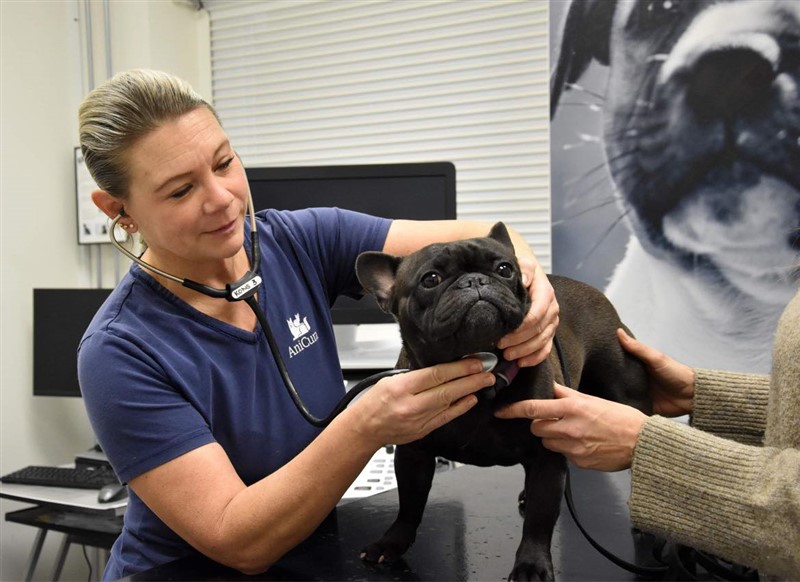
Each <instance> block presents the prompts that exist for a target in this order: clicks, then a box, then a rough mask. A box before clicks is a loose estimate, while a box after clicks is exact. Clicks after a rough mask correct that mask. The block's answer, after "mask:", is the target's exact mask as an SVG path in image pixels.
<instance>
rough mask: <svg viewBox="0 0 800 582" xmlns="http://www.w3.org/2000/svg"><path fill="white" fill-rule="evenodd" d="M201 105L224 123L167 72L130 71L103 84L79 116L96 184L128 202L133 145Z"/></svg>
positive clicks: (84, 149)
mask: <svg viewBox="0 0 800 582" xmlns="http://www.w3.org/2000/svg"><path fill="white" fill-rule="evenodd" d="M199 107H205V108H206V109H208V110H209V111H211V113H213V114H214V117H216V118H217V121H219V117H218V116H217V113H216V111H214V108H213V107H212V106H211V105H209V104H208V103H207V102H206V101H205V100H204V99H203V98H202V97H200V95H199V94H198V93H197V92H196V91H195V90H194V89H192V87H191V85H189V84H188V83H187V82H186V81H183V80H182V79H179V78H178V77H175V76H174V75H170V74H169V73H164V72H162V71H152V70H145V69H135V70H131V71H126V72H123V73H119V74H117V75H115V76H114V77H112V78H111V79H109V80H108V81H106V82H104V83H103V84H102V85H100V86H98V87H97V88H96V89H94V90H93V91H92V92H91V93H89V95H87V97H86V99H84V101H83V103H82V104H81V106H80V109H79V113H78V125H79V132H80V144H81V151H82V152H83V159H84V161H85V162H86V167H87V168H88V169H89V172H90V173H91V174H92V177H93V178H94V181H95V182H97V185H98V186H99V187H100V188H101V189H103V190H105V191H107V192H108V193H109V194H111V195H113V196H115V197H117V198H123V199H124V198H126V197H127V194H128V188H129V186H130V178H129V176H128V173H127V171H126V167H125V159H124V158H125V154H126V153H127V152H128V151H129V150H130V148H131V146H132V145H133V144H134V143H135V142H136V141H137V140H138V139H139V138H141V137H142V136H144V135H146V134H148V133H149V132H151V131H153V130H154V129H157V128H158V127H160V126H161V125H162V124H164V123H165V122H168V121H172V120H174V119H177V118H178V117H181V116H182V115H184V114H186V113H189V112H191V111H193V110H195V109H197V108H199Z"/></svg>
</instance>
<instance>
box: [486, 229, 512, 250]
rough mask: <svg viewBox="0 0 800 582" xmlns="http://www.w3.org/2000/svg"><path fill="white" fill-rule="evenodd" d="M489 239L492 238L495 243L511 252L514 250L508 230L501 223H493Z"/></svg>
mask: <svg viewBox="0 0 800 582" xmlns="http://www.w3.org/2000/svg"><path fill="white" fill-rule="evenodd" d="M489 238H493V239H494V240H496V241H497V242H499V243H502V244H504V245H505V246H507V247H509V248H510V249H512V250H513V249H514V243H513V242H511V236H510V235H509V234H508V229H507V228H506V225H505V224H503V223H502V222H497V223H495V225H494V226H493V227H492V230H491V231H489Z"/></svg>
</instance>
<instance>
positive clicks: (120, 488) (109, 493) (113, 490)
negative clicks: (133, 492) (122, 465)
mask: <svg viewBox="0 0 800 582" xmlns="http://www.w3.org/2000/svg"><path fill="white" fill-rule="evenodd" d="M127 496H128V488H127V487H125V485H123V484H122V483H111V484H109V485H103V487H102V488H101V489H100V491H99V492H98V493H97V502H98V503H111V502H112V501H119V500H120V499H125V498H126V497H127Z"/></svg>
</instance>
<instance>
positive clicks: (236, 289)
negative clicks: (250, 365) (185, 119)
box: [108, 195, 409, 428]
mask: <svg viewBox="0 0 800 582" xmlns="http://www.w3.org/2000/svg"><path fill="white" fill-rule="evenodd" d="M247 210H248V213H249V214H250V247H251V249H252V253H251V255H248V260H249V265H248V267H249V268H248V270H247V272H246V273H245V274H244V275H243V276H242V277H241V278H240V279H238V280H236V281H234V282H232V283H228V284H227V285H225V288H224V289H218V288H215V287H210V286H208V285H205V284H203V283H198V282H197V281H192V280H191V279H184V278H181V277H177V276H175V275H173V274H171V273H167V272H166V271H163V270H162V269H159V268H158V267H156V266H155V265H151V264H150V263H148V262H146V261H144V260H142V258H141V257H139V256H137V255H135V254H134V253H132V252H131V251H130V250H128V249H127V248H125V247H124V246H123V245H122V244H121V243H120V242H119V241H118V240H117V237H116V235H115V231H116V227H117V223H119V221H120V220H121V219H123V218H124V217H125V216H126V214H125V209H124V208H123V209H122V210H121V211H120V213H119V214H118V215H117V216H116V217H115V218H114V219H113V220H112V221H111V227H110V228H109V231H108V232H109V238H110V239H111V244H113V245H114V246H115V247H116V249H117V250H118V251H120V252H121V253H122V254H123V255H125V256H126V257H128V258H129V259H130V260H132V261H133V262H134V263H136V264H137V265H139V266H140V267H142V268H144V269H147V270H148V271H150V272H152V273H155V274H157V275H160V276H162V277H164V278H166V279H169V280H170V281H174V282H175V283H178V284H180V285H182V286H184V287H187V288H189V289H192V290H193V291H197V292H198V293H202V294H203V295H207V296H208V297H213V298H215V299H225V300H227V301H244V302H245V303H247V305H249V306H250V309H252V310H253V313H254V314H255V316H256V318H257V319H258V323H259V325H261V329H262V330H263V332H264V336H265V337H266V339H267V343H268V344H269V349H270V352H271V353H272V357H273V359H274V360H275V365H276V366H277V367H278V372H279V373H280V375H281V380H283V384H284V386H285V387H286V390H287V392H288V393H289V396H290V397H291V399H292V401H293V402H294V405H295V406H296V407H297V410H298V411H300V414H301V415H302V416H303V418H304V419H305V420H306V421H307V422H309V423H310V424H312V425H313V426H316V427H320V428H322V427H325V426H327V425H328V424H330V423H331V421H332V420H333V419H334V418H336V416H338V415H339V414H340V413H341V412H342V411H343V410H344V409H345V408H347V406H348V405H349V404H350V403H351V402H352V401H353V400H354V399H355V398H356V396H358V395H359V394H361V393H362V392H363V391H364V390H366V389H367V388H369V387H371V386H373V385H374V384H376V383H377V382H378V381H379V380H380V379H382V378H386V377H388V376H394V375H395V374H401V373H404V372H408V371H409V370H407V369H392V370H385V371H383V372H378V373H377V374H373V375H371V376H369V377H367V378H364V379H363V380H361V381H360V382H358V383H357V384H356V385H355V386H353V387H352V388H351V389H350V390H349V391H348V392H347V393H346V394H345V396H344V397H343V398H342V399H341V400H340V401H339V402H338V403H337V404H336V406H335V407H334V408H333V410H332V411H331V412H330V413H329V414H328V416H326V417H325V418H319V417H317V416H315V415H314V414H313V413H312V412H311V411H310V410H309V409H308V407H307V406H306V405H305V403H304V402H303V400H302V398H300V394H299V393H298V391H297V388H295V385H294V383H293V382H292V379H291V377H290V376H289V371H288V370H287V368H286V364H285V363H284V361H283V358H282V357H281V354H280V348H279V347H278V343H277V341H275V336H274V335H273V334H272V329H271V328H270V326H269V322H268V321H267V316H266V314H265V313H264V310H263V309H262V308H261V306H260V305H259V304H258V299H257V298H256V293H257V292H258V289H259V288H260V287H261V284H262V283H263V279H262V278H261V276H260V275H259V265H260V263H261V249H260V248H259V246H258V228H257V227H256V217H255V209H254V207H253V197H252V196H250V195H248V199H247Z"/></svg>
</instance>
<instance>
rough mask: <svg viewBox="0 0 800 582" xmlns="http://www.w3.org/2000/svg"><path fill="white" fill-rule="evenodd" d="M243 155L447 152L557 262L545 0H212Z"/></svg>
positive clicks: (225, 116) (264, 160) (293, 157)
mask: <svg viewBox="0 0 800 582" xmlns="http://www.w3.org/2000/svg"><path fill="white" fill-rule="evenodd" d="M205 6H206V8H207V9H208V11H209V14H210V22H211V57H212V83H213V100H214V105H215V107H216V109H217V111H218V113H219V115H220V118H221V119H222V122H223V124H224V126H225V129H226V131H227V132H228V134H229V136H230V137H231V140H232V142H233V143H234V144H235V147H236V149H237V151H238V152H239V154H240V155H241V156H242V159H243V160H244V163H245V165H248V166H259V165H269V166H292V165H341V164H371V163H396V162H427V161H451V162H453V163H454V164H455V166H456V170H457V190H458V193H457V211H458V216H459V218H466V219H477V220H489V221H496V220H502V221H504V222H506V223H507V224H509V225H510V226H512V227H514V228H515V229H517V230H518V231H519V232H520V233H521V234H522V235H523V236H524V237H525V239H526V240H527V241H528V242H529V243H530V244H531V245H532V246H533V248H534V250H535V251H536V254H537V256H538V257H539V260H540V262H541V263H542V266H543V267H544V268H545V269H546V270H548V271H549V270H550V267H551V251H550V176H549V112H548V94H549V91H548V79H549V63H548V2H547V0H455V1H452V0H335V1H334V0H270V1H266V2H242V1H233V2H231V1H226V0H206V2H205Z"/></svg>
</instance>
